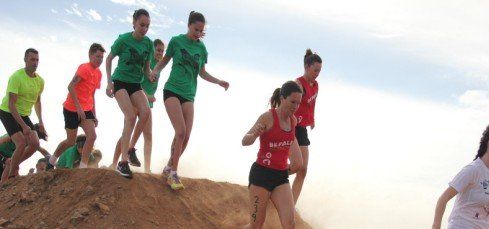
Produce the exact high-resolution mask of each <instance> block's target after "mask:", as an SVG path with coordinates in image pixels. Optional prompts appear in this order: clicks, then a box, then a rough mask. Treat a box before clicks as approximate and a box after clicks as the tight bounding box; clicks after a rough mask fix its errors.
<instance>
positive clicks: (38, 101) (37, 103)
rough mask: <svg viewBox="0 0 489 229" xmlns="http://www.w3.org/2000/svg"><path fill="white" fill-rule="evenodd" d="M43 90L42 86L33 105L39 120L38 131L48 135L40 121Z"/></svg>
mask: <svg viewBox="0 0 489 229" xmlns="http://www.w3.org/2000/svg"><path fill="white" fill-rule="evenodd" d="M43 91H44V86H43V87H42V88H41V91H39V96H37V101H36V104H35V105H34V110H35V111H36V115H37V119H38V120H39V132H41V133H44V134H45V135H46V136H48V133H47V132H46V129H44V122H43V121H42V105H41V95H42V92H43Z"/></svg>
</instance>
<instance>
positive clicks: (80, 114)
mask: <svg viewBox="0 0 489 229" xmlns="http://www.w3.org/2000/svg"><path fill="white" fill-rule="evenodd" d="M80 81H81V79H80V77H79V76H78V75H77V74H75V75H74V76H73V79H71V82H70V84H68V92H69V94H70V96H71V98H72V99H73V102H74V103H75V107H76V113H78V118H80V120H83V119H85V118H86V117H85V112H83V109H82V108H81V106H80V101H78V96H77V95H76V91H75V90H74V87H75V85H76V84H78V83H79V82H80Z"/></svg>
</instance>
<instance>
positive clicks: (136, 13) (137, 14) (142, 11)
mask: <svg viewBox="0 0 489 229" xmlns="http://www.w3.org/2000/svg"><path fill="white" fill-rule="evenodd" d="M143 15H144V16H146V17H149V13H148V11H146V10H145V9H139V10H135V11H134V14H133V15H132V20H133V21H137V20H138V19H139V17H141V16H143Z"/></svg>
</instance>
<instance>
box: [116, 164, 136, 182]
mask: <svg viewBox="0 0 489 229" xmlns="http://www.w3.org/2000/svg"><path fill="white" fill-rule="evenodd" d="M117 172H119V174H121V175H122V176H123V177H127V178H132V172H131V168H129V164H127V161H121V162H119V164H117Z"/></svg>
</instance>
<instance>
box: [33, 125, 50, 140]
mask: <svg viewBox="0 0 489 229" xmlns="http://www.w3.org/2000/svg"><path fill="white" fill-rule="evenodd" d="M34 131H36V132H37V136H38V137H39V139H42V140H44V141H47V135H46V133H41V131H40V130H39V123H36V124H34Z"/></svg>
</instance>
